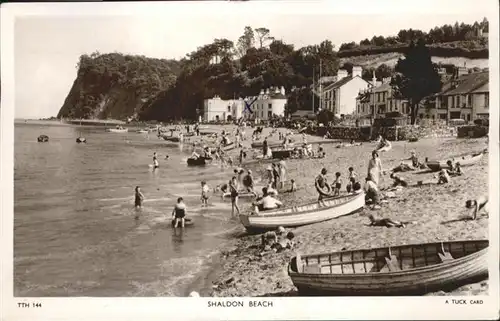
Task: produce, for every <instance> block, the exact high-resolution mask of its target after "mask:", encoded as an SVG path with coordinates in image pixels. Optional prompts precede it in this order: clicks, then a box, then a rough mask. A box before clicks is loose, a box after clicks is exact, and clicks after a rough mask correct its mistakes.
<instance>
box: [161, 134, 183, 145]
mask: <svg viewBox="0 0 500 321" xmlns="http://www.w3.org/2000/svg"><path fill="white" fill-rule="evenodd" d="M162 137H163V139H164V140H167V141H169V142H174V143H178V142H180V140H181V139H180V138H179V137H178V136H166V135H163V136H162Z"/></svg>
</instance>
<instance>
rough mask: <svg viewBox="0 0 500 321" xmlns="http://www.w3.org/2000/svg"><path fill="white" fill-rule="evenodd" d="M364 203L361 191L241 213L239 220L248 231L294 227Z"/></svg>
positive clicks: (342, 212) (353, 208) (321, 220)
mask: <svg viewBox="0 0 500 321" xmlns="http://www.w3.org/2000/svg"><path fill="white" fill-rule="evenodd" d="M364 205H365V194H364V193H363V192H361V193H358V194H349V195H346V196H340V197H336V198H330V199H325V200H323V201H322V202H318V201H315V202H311V203H308V204H305V205H300V206H292V207H284V208H280V209H277V210H271V211H263V212H260V213H258V214H255V213H250V214H242V215H240V221H241V223H242V224H243V226H244V227H245V228H246V229H247V230H249V231H261V230H269V229H275V228H277V227H279V226H283V227H296V226H302V225H308V224H313V223H318V222H323V221H327V220H331V219H334V218H337V217H339V216H343V215H347V214H350V213H354V212H356V211H358V210H359V209H361V208H363V206H364Z"/></svg>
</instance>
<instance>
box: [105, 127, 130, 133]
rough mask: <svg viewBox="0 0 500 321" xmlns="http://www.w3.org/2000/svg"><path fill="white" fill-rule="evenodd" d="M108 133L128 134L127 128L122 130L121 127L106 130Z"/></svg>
mask: <svg viewBox="0 0 500 321" xmlns="http://www.w3.org/2000/svg"><path fill="white" fill-rule="evenodd" d="M108 132H110V133H126V132H128V128H124V127H122V126H116V128H108Z"/></svg>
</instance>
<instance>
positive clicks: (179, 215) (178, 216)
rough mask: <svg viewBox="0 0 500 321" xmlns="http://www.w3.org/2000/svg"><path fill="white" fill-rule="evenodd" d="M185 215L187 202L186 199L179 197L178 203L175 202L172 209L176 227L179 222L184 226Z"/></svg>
mask: <svg viewBox="0 0 500 321" xmlns="http://www.w3.org/2000/svg"><path fill="white" fill-rule="evenodd" d="M184 217H186V204H184V199H183V198H182V197H179V198H178V199H177V204H175V206H174V209H173V210H172V219H174V220H175V224H174V227H175V228H177V226H178V225H179V222H181V227H182V228H184V221H185V220H184Z"/></svg>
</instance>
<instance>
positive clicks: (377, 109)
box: [356, 77, 410, 117]
mask: <svg viewBox="0 0 500 321" xmlns="http://www.w3.org/2000/svg"><path fill="white" fill-rule="evenodd" d="M390 81H391V78H390V77H389V78H384V79H383V80H382V82H378V81H376V79H375V77H374V78H373V80H372V83H374V84H376V85H375V86H374V87H372V88H369V89H365V90H362V91H360V92H359V95H358V97H357V98H356V114H357V115H359V116H374V117H376V116H377V115H383V114H385V113H388V112H400V113H401V114H408V113H409V111H410V107H409V105H408V101H407V100H405V99H398V98H396V97H395V95H394V91H393V89H392V87H391V85H390Z"/></svg>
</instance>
